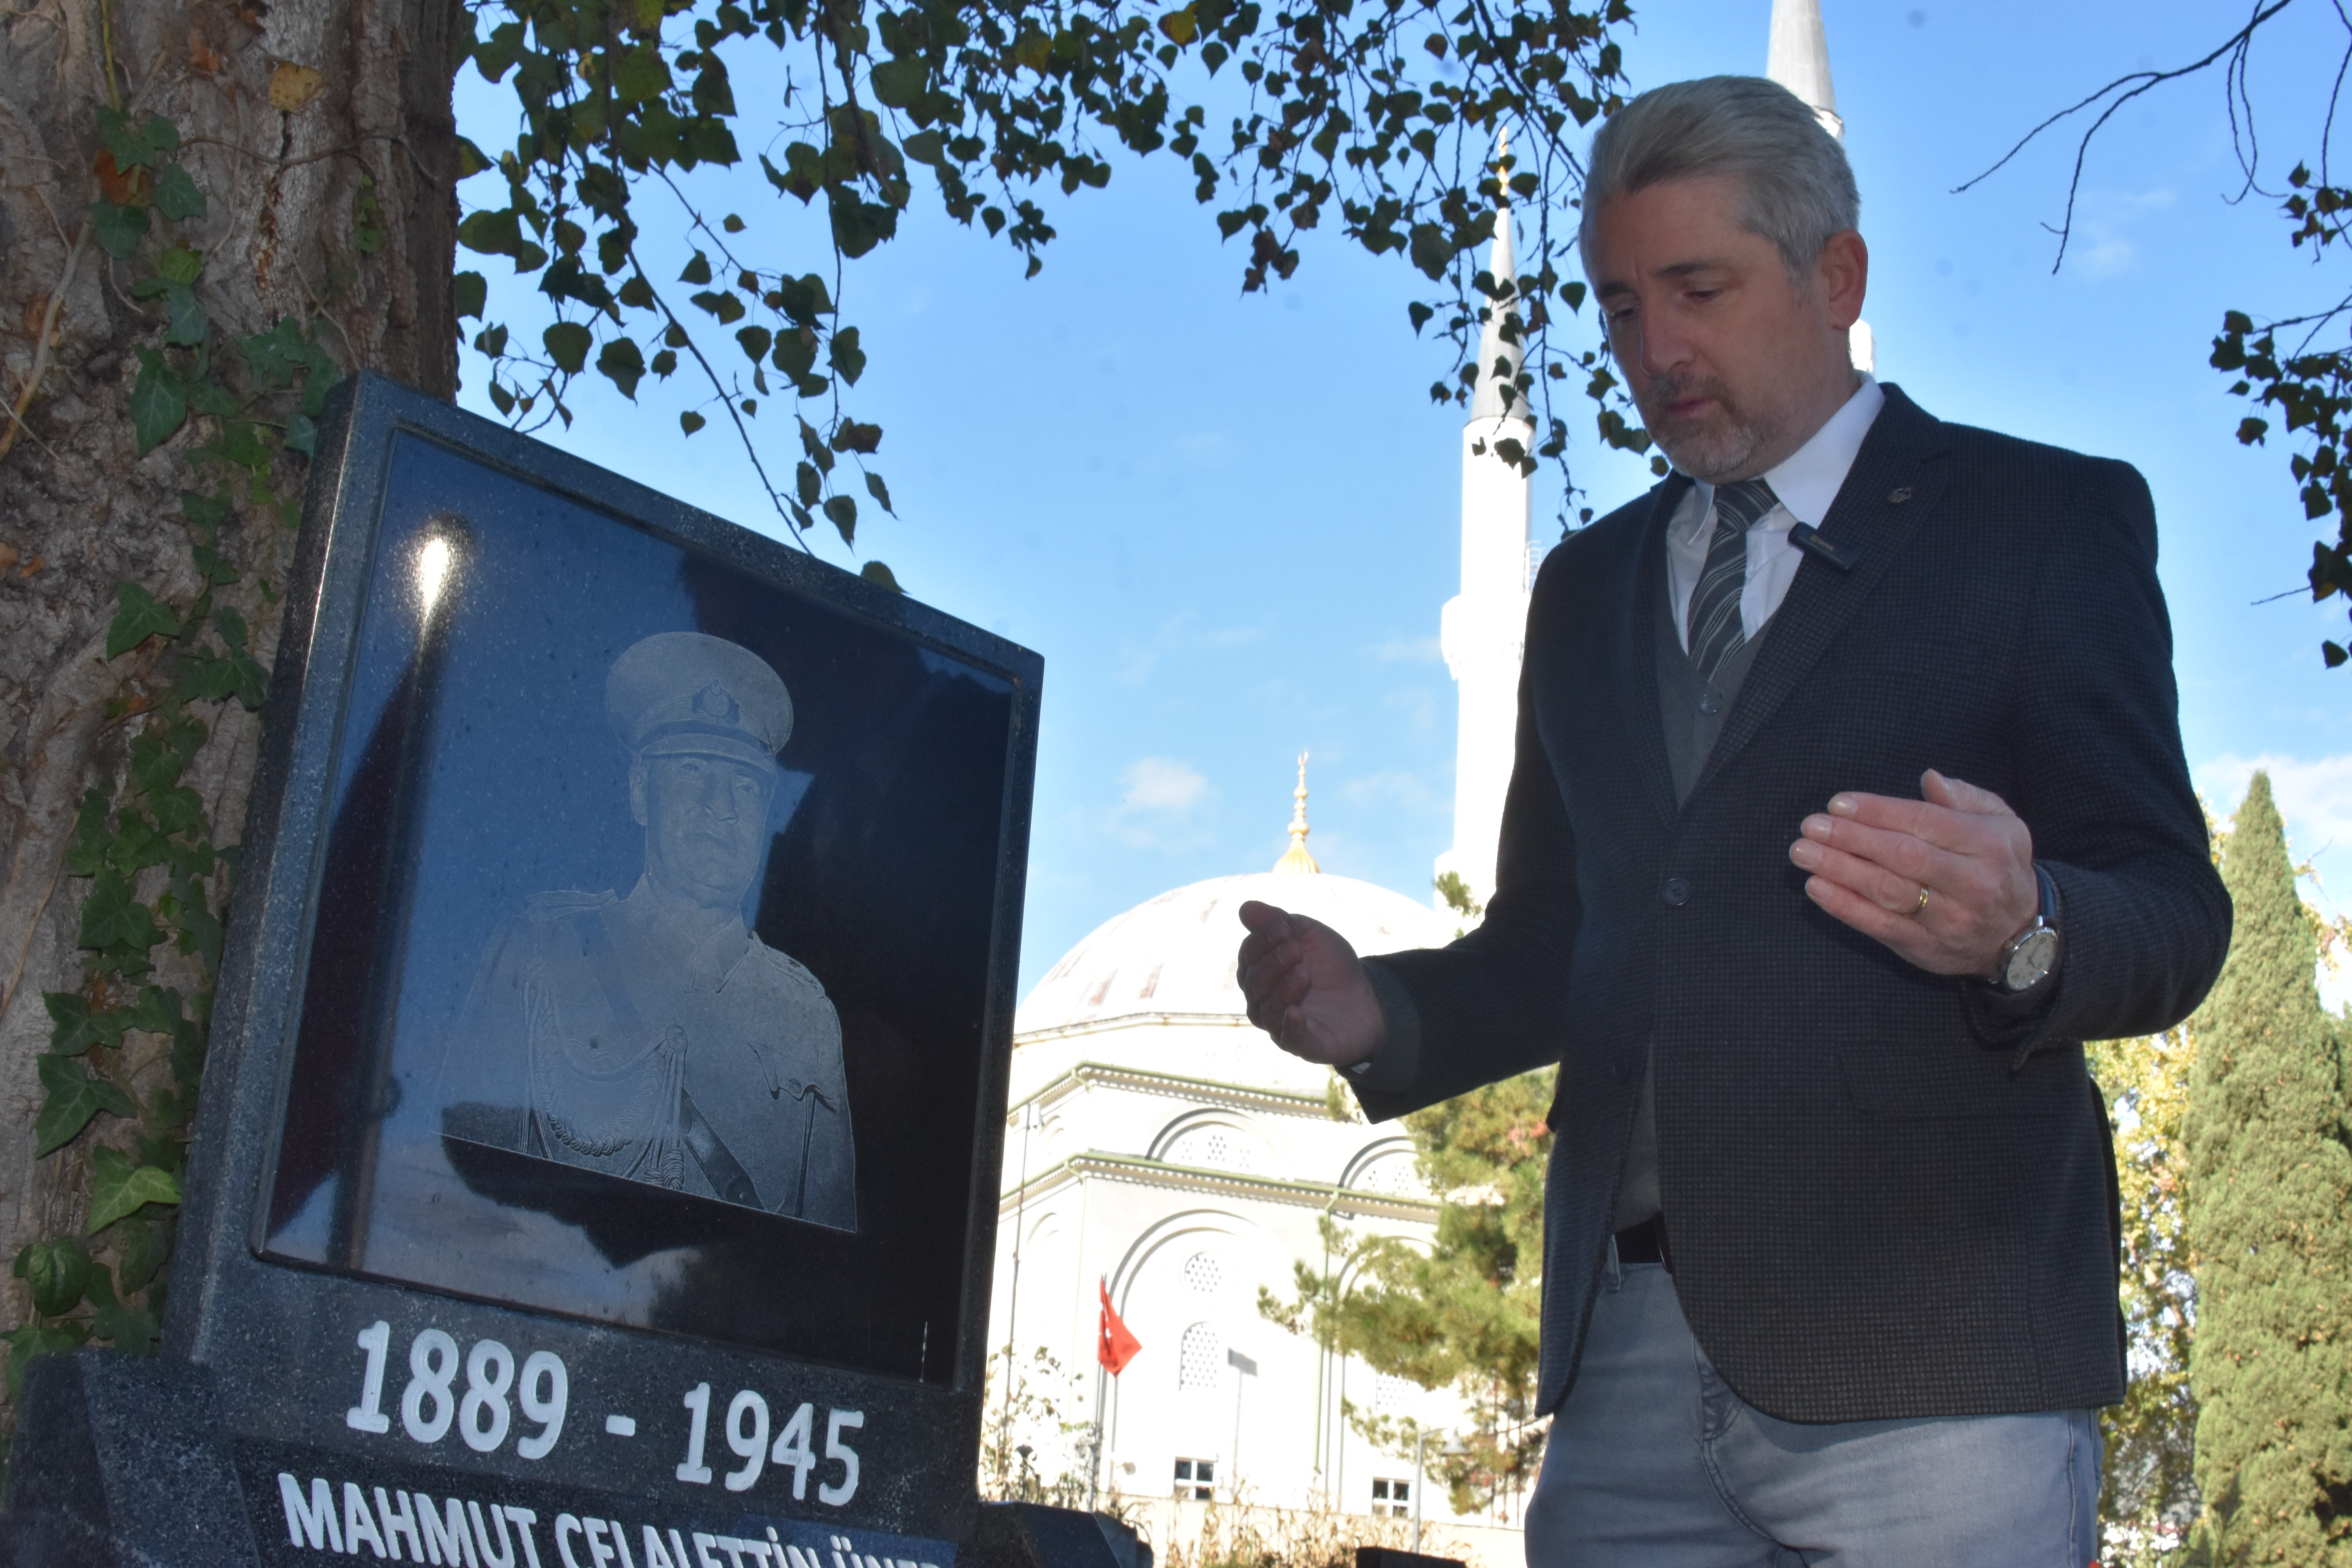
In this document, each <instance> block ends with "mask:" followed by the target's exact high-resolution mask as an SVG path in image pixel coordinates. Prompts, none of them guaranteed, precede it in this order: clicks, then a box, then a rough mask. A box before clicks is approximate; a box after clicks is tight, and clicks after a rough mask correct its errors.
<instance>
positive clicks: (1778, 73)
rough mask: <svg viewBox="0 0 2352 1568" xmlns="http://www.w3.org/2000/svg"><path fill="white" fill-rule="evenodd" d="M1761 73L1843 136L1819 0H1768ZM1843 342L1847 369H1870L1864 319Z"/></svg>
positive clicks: (1871, 351)
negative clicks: (1768, 36)
mask: <svg viewBox="0 0 2352 1568" xmlns="http://www.w3.org/2000/svg"><path fill="white" fill-rule="evenodd" d="M1764 74H1765V75H1766V76H1768V77H1769V78H1771V79H1773V80H1774V81H1777V82H1779V83H1780V85H1781V86H1782V87H1785V88H1787V89H1789V90H1790V92H1793V93H1795V94H1796V95H1797V96H1798V97H1799V98H1801V99H1803V100H1805V102H1806V103H1807V104H1809V105H1811V108H1812V111H1813V112H1814V113H1815V114H1816V115H1818V116H1820V118H1821V122H1822V124H1823V125H1824V126H1826V127H1827V128H1828V129H1829V133H1830V134H1831V135H1832V136H1834V137H1836V138H1837V139H1838V140H1839V141H1841V142H1843V141H1844V140H1845V121H1843V120H1841V119H1839V118H1838V111H1837V89H1835V88H1834V87H1832V86H1831V85H1830V40H1829V35H1828V34H1827V33H1825V32H1824V31H1822V3H1821V0H1772V40H1771V43H1770V44H1769V46H1768V47H1766V49H1765V52H1764ZM1847 341H1848V343H1849V345H1850V350H1851V352H1852V353H1853V368H1854V369H1856V370H1858V371H1862V372H1863V373H1864V374H1875V373H1876V368H1877V362H1878V347H1877V343H1876V342H1875V341H1874V339H1873V337H1872V335H1871V331H1870V323H1869V322H1868V321H1856V322H1855V323H1854V324H1853V328H1852V330H1851V331H1849V332H1848V333H1847Z"/></svg>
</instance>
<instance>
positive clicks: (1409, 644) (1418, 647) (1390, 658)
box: [1364, 637, 1442, 664]
mask: <svg viewBox="0 0 2352 1568" xmlns="http://www.w3.org/2000/svg"><path fill="white" fill-rule="evenodd" d="M1364 651H1365V652H1366V653H1368V654H1370V655H1371V657H1372V658H1374V659H1376V660H1378V661H1379V662H1381V664H1433V663H1435V662H1436V661H1437V660H1438V658H1441V657H1442V650H1441V649H1440V648H1439V647H1438V646H1437V639H1436V638H1435V637H1383V638H1382V639H1381V640H1380V641H1379V642H1376V643H1373V644H1371V645H1370V647H1366V648H1365V649H1364Z"/></svg>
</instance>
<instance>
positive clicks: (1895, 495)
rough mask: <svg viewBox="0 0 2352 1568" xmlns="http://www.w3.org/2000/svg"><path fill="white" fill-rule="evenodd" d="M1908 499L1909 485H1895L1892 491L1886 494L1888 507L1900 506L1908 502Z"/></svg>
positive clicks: (1909, 497) (1909, 493) (1909, 496)
mask: <svg viewBox="0 0 2352 1568" xmlns="http://www.w3.org/2000/svg"><path fill="white" fill-rule="evenodd" d="M1910 499H1911V487H1910V486H1909V485H1897V486H1895V488H1894V489H1891V490H1888V491H1887V492H1886V504H1887V505H1888V506H1901V505H1902V504H1903V503H1904V502H1905V501H1906V500H1910Z"/></svg>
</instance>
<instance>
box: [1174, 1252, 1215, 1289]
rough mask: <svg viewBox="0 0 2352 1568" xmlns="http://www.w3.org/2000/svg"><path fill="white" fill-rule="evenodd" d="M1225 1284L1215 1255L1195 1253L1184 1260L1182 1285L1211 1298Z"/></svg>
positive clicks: (1211, 1253)
mask: <svg viewBox="0 0 2352 1568" xmlns="http://www.w3.org/2000/svg"><path fill="white" fill-rule="evenodd" d="M1224 1282H1225V1271H1224V1269H1223V1268H1222V1267H1220V1266H1219V1265H1218V1262H1217V1258H1216V1254H1214V1253H1213V1252H1196V1253H1194V1254H1192V1257H1190V1258H1186V1259H1185V1260H1184V1283H1185V1284H1187V1285H1190V1286H1191V1287H1192V1289H1195V1290H1198V1291H1199V1292H1200V1293H1201V1294H1202V1295H1203V1296H1213V1295H1215V1294H1216V1293H1217V1290H1218V1289H1219V1288H1220V1287H1221V1286H1223V1284H1224Z"/></svg>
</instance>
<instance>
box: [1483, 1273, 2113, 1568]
mask: <svg viewBox="0 0 2352 1568" xmlns="http://www.w3.org/2000/svg"><path fill="white" fill-rule="evenodd" d="M2099 1460H2100V1443H2099V1424H2098V1419H2097V1415H2096V1413H2095V1412H2093V1411H2089V1410H2053V1411H2047V1412H2043V1413H2042V1414H2038V1415H1987V1416H1966V1417H1958V1416H1955V1417H1937V1418H1930V1419H1923V1420H1901V1421H1851V1422H1840V1423H1834V1424H1832V1425H1827V1426H1799V1425H1796V1424H1794V1423H1792V1422H1787V1421H1781V1420H1778V1419H1776V1418H1774V1417H1772V1416H1769V1415H1765V1414H1764V1413H1763V1412H1761V1411H1759V1410H1757V1409H1756V1408H1755V1407H1754V1406H1752V1405H1748V1403H1747V1401H1745V1400H1743V1399H1741V1398H1740V1397H1739V1395H1738V1394H1735V1393H1733V1392H1732V1391H1731V1389H1730V1387H1729V1386H1728V1385H1727V1384H1725V1383H1724V1381H1723V1379H1722V1378H1721V1377H1719V1376H1718V1375H1717V1373H1716V1370H1715V1368H1714V1366H1713V1365H1712V1364H1711V1363H1709V1362H1708V1361H1707V1359H1706V1352H1704V1351H1702V1350H1701V1349H1699V1347H1698V1342H1696V1340H1694V1339H1693V1338H1692V1337H1691V1331H1690V1327H1689V1325H1688V1324H1687V1323H1685V1321H1684V1320H1683V1313H1682V1306H1681V1304H1680V1303H1679V1302H1678V1301H1677V1300H1675V1286H1674V1280H1673V1278H1672V1277H1671V1276H1669V1275H1668V1274H1667V1273H1666V1271H1665V1270H1664V1268H1660V1267H1659V1266H1658V1265H1656V1264H1654V1263H1637V1264H1628V1265H1622V1266H1621V1265H1620V1264H1619V1263H1618V1261H1617V1257H1616V1250H1615V1247H1614V1244H1612V1247H1611V1250H1610V1258H1609V1267H1608V1269H1607V1271H1606V1273H1605V1274H1604V1276H1603V1278H1602V1281H1601V1292H1600V1295H1599V1298H1598V1299H1597V1300H1595V1302H1594V1304H1593V1309H1592V1327H1591V1331H1590V1333H1589V1334H1588V1335H1587V1336H1586V1339H1585V1342H1584V1354H1583V1358H1582V1360H1581V1362H1580V1363H1579V1366H1578V1370H1577V1378H1576V1386H1575V1387H1574V1389H1573V1390H1571V1391H1570V1394H1569V1397H1568V1403H1567V1404H1566V1405H1563V1406H1562V1407H1561V1409H1560V1412H1559V1415H1557V1416H1555V1417H1554V1418H1553V1420H1552V1427H1551V1436H1550V1439H1549V1443H1548V1444H1547V1446H1546V1447H1545V1449H1544V1462H1543V1472H1542V1475H1541V1476H1540V1477H1539V1478H1538V1480H1537V1482H1536V1489H1535V1496H1534V1498H1533V1499H1532V1500H1530V1501H1529V1503H1528V1513H1527V1542H1528V1568H1798V1565H1799V1564H1803V1565H1806V1568H2084V1565H2085V1564H2088V1563H2093V1561H2094V1560H2095V1558H2096V1557H2097V1556H2098V1554H2099V1544H2098V1542H2099V1536H2098V1506H2099Z"/></svg>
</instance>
